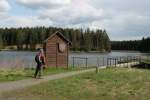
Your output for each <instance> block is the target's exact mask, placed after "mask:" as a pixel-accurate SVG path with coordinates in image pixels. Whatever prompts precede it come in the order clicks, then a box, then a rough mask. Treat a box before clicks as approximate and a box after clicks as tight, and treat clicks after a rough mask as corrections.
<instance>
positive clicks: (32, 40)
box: [0, 27, 111, 51]
mask: <svg viewBox="0 0 150 100" xmlns="http://www.w3.org/2000/svg"><path fill="white" fill-rule="evenodd" d="M56 31H60V32H61V33H62V34H63V35H64V36H66V37H67V38H68V39H69V40H70V41H71V42H72V46H71V50H73V51H110V50H111V43H110V39H109V37H108V35H107V32H106V31H105V30H101V29H97V30H94V31H93V30H90V29H86V30H83V29H71V28H70V29H69V28H66V29H63V28H55V27H48V28H46V27H34V28H0V48H1V49H2V48H5V47H6V46H13V45H16V46H17V49H18V50H35V49H36V45H37V44H42V43H43V41H44V40H45V39H46V38H48V37H49V36H50V35H51V34H52V33H54V32H56Z"/></svg>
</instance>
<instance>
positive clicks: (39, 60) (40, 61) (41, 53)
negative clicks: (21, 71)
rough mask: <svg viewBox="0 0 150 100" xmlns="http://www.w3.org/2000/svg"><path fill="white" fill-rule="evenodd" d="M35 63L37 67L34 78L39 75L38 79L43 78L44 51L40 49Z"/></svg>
mask: <svg viewBox="0 0 150 100" xmlns="http://www.w3.org/2000/svg"><path fill="white" fill-rule="evenodd" d="M35 61H36V63H37V66H36V70H35V73H34V78H37V75H38V78H41V74H42V69H43V66H44V65H45V55H44V51H43V49H39V52H38V53H37V54H36V56H35Z"/></svg>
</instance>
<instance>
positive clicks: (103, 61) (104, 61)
mask: <svg viewBox="0 0 150 100" xmlns="http://www.w3.org/2000/svg"><path fill="white" fill-rule="evenodd" d="M103 66H105V58H104V57H103Z"/></svg>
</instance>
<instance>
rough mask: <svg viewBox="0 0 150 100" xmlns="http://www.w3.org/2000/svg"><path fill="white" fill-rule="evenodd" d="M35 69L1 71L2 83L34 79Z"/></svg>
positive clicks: (53, 71)
mask: <svg viewBox="0 0 150 100" xmlns="http://www.w3.org/2000/svg"><path fill="white" fill-rule="evenodd" d="M75 70H80V69H79V68H69V69H64V68H46V69H45V70H44V71H43V75H50V74H56V73H61V72H68V71H75ZM34 72H35V69H24V70H15V69H14V70H0V82H9V81H17V80H22V79H27V78H32V77H33V75H34Z"/></svg>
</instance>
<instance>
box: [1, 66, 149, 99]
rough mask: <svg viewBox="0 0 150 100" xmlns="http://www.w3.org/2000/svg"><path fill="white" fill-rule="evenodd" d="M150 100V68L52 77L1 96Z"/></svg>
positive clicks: (109, 69)
mask: <svg viewBox="0 0 150 100" xmlns="http://www.w3.org/2000/svg"><path fill="white" fill-rule="evenodd" d="M31 98H32V100H149V98H150V70H144V69H125V68H120V69H119V68H118V69H115V68H107V69H101V70H99V73H98V74H96V73H95V72H90V73H85V74H81V75H78V76H73V77H69V78H64V79H59V80H54V81H49V82H47V83H44V84H39V85H36V86H33V87H28V88H25V89H21V90H18V91H13V92H8V93H4V94H3V97H1V98H0V99H4V100H5V99H13V100H29V99H31Z"/></svg>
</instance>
